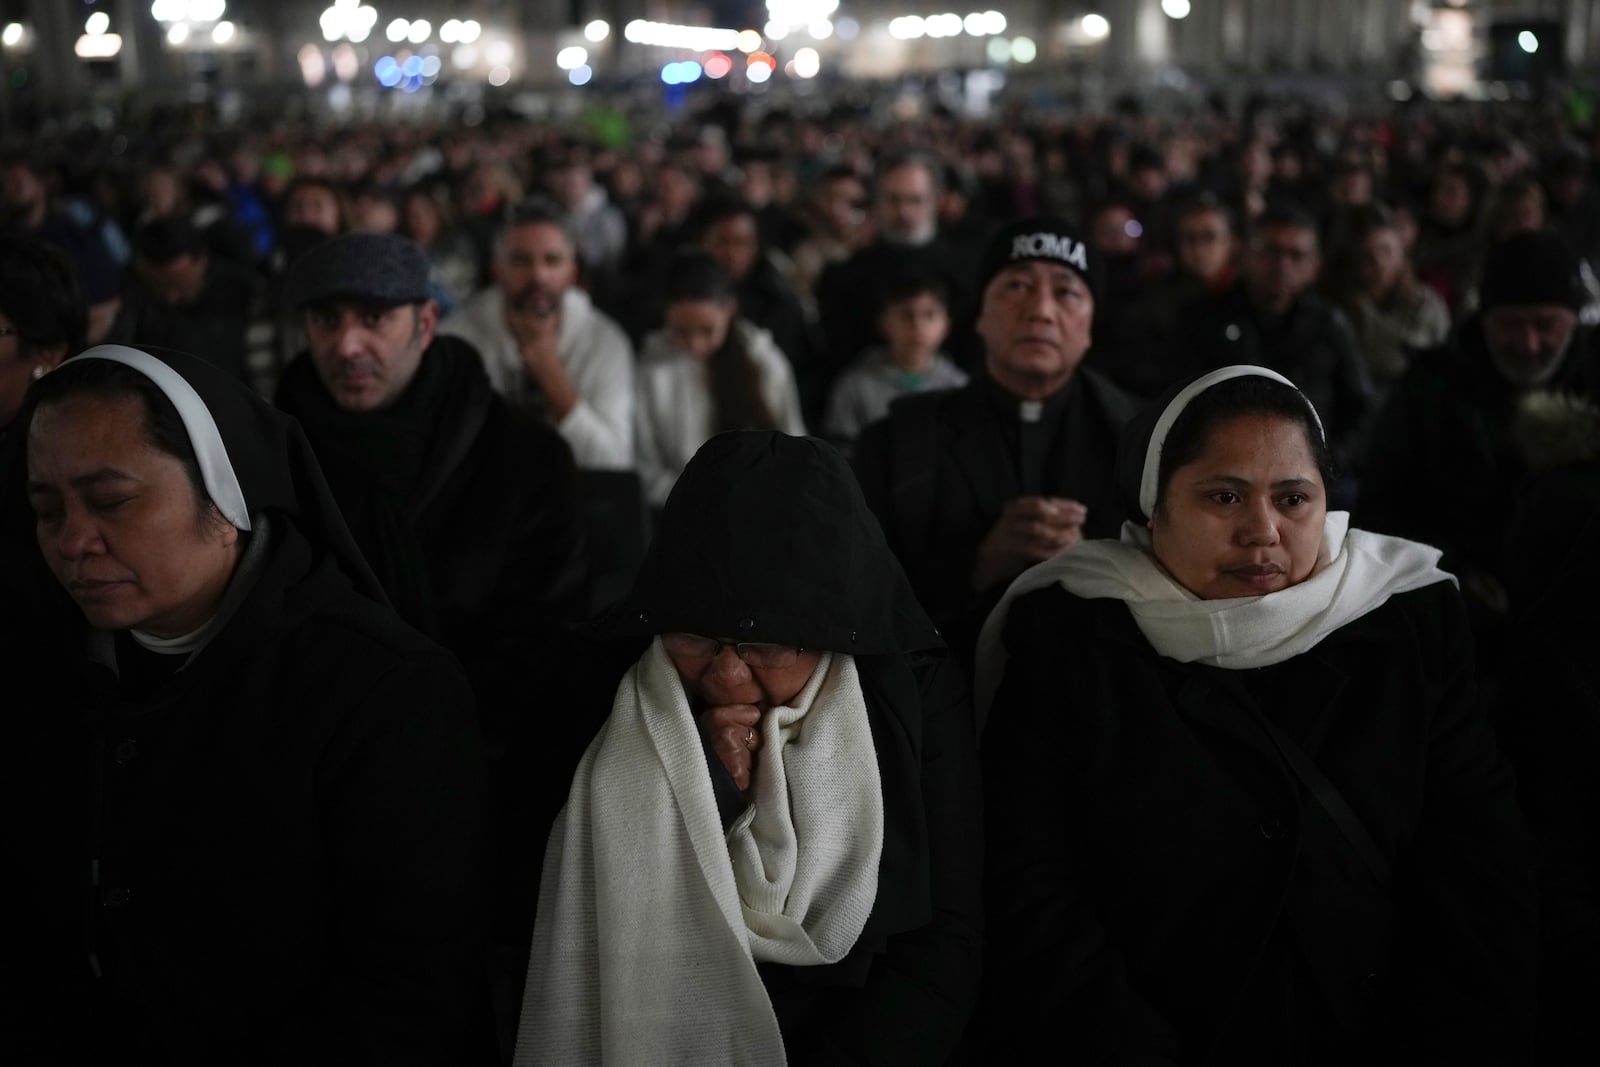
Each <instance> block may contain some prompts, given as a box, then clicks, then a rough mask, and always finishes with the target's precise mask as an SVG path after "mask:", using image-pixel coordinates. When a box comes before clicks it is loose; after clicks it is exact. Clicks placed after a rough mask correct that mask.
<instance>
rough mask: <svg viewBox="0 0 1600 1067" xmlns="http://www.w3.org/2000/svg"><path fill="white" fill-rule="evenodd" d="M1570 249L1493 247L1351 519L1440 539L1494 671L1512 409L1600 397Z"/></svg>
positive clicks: (1389, 431) (1403, 398) (1427, 360)
mask: <svg viewBox="0 0 1600 1067" xmlns="http://www.w3.org/2000/svg"><path fill="white" fill-rule="evenodd" d="M1588 299H1589V295H1588V291H1587V289H1586V288H1585V286H1584V282H1583V275H1582V267H1581V264H1580V261H1579V259H1578V256H1577V254H1576V253H1575V252H1574V251H1573V250H1572V248H1571V247H1570V246H1569V245H1568V244H1567V242H1566V241H1565V240H1564V239H1563V238H1562V237H1561V236H1560V235H1559V234H1556V233H1554V232H1552V231H1549V230H1544V231H1533V232H1528V233H1521V234H1517V235H1516V236H1514V237H1511V238H1509V239H1507V240H1506V241H1504V242H1502V243H1501V244H1499V245H1496V246H1495V247H1494V248H1492V249H1490V251H1489V255H1488V257H1487V258H1486V259H1485V261H1484V267H1483V278H1482V281H1481V283H1480V285H1479V302H1478V305H1479V306H1478V310H1477V312H1476V313H1474V314H1472V315H1470V316H1468V317H1467V318H1466V319H1464V320H1462V322H1461V323H1460V324H1459V325H1458V326H1457V328H1456V331H1455V333H1454V334H1453V335H1452V337H1451V338H1450V340H1449V341H1447V342H1446V343H1445V344H1444V345H1443V346H1442V347H1440V348H1438V349H1435V350H1433V351H1431V352H1427V353H1423V354H1422V355H1421V356H1419V357H1418V358H1417V359H1415V360H1413V362H1412V365H1411V367H1410V368H1409V369H1408V370H1407V372H1406V374H1405V376H1404V377H1402V378H1401V379H1400V380H1399V381H1398V382H1397V383H1396V384H1395V386H1394V388H1393V391H1392V392H1391V393H1390V395H1389V398H1388V400H1387V401H1386V402H1385V404H1384V407H1383V409H1382V411H1381V412H1380V414H1379V416H1378V420H1377V423H1376V425H1375V426H1374V427H1373V432H1372V436H1371V439H1370V440H1369V442H1368V447H1367V450H1366V452H1365V458H1364V463H1363V467H1362V477H1361V498H1360V504H1359V510H1358V512H1357V514H1356V516H1355V518H1356V521H1357V522H1358V523H1359V524H1360V525H1362V526H1365V527H1367V528H1369V529H1374V530H1381V531H1383V532H1385V533H1394V534H1399V535H1401V536H1403V537H1409V538H1412V539H1413V540H1417V541H1425V542H1427V543H1428V544H1432V545H1437V546H1438V547H1439V548H1441V549H1443V550H1444V559H1443V561H1442V562H1441V564H1440V565H1441V566H1443V567H1444V568H1445V569H1446V570H1449V571H1450V572H1451V573H1453V574H1455V575H1457V576H1458V577H1459V578H1460V579H1461V591H1462V593H1463V594H1464V595H1465V597H1466V601H1467V606H1468V610H1469V613H1470V617H1471V618H1472V619H1473V622H1474V623H1475V630H1476V631H1477V634H1478V637H1479V651H1480V656H1479V658H1480V660H1483V661H1485V666H1486V669H1487V670H1488V672H1490V673H1493V670H1494V662H1493V654H1494V652H1495V651H1496V650H1497V649H1498V647H1499V645H1500V643H1501V641H1500V638H1501V636H1502V635H1503V632H1504V625H1505V613H1506V608H1507V601H1506V593H1505V589H1504V581H1503V578H1504V570H1503V568H1504V567H1505V565H1506V562H1507V561H1506V555H1505V548H1506V546H1505V534H1506V530H1507V527H1508V524H1509V522H1510V520H1511V519H1512V517H1513V514H1514V509H1515V505H1516V501H1517V497H1518V488H1519V486H1520V485H1521V483H1522V480H1523V478H1524V476H1525V475H1526V473H1527V471H1526V469H1525V467H1524V464H1523V462H1522V461H1521V459H1520V458H1519V455H1518V451H1517V449H1516V448H1514V447H1513V426H1514V424H1515V422H1516V420H1517V418H1518V410H1519V406H1520V405H1522V404H1523V403H1524V401H1525V400H1526V399H1527V398H1528V397H1529V396H1530V394H1534V393H1549V394H1560V395H1565V396H1567V397H1578V398H1583V399H1586V400H1588V401H1589V402H1590V403H1600V359H1597V357H1596V352H1595V338H1594V332H1593V330H1592V329H1591V328H1589V327H1585V326H1583V325H1581V324H1580V320H1579V313H1580V312H1581V311H1582V310H1583V307H1584V305H1585V303H1586V302H1587V301H1588Z"/></svg>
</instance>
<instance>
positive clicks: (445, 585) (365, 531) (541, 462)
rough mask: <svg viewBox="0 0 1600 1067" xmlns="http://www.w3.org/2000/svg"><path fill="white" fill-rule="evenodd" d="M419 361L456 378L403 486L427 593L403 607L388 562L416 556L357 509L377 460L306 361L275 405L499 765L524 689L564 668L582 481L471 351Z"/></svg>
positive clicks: (445, 340) (580, 579) (572, 616)
mask: <svg viewBox="0 0 1600 1067" xmlns="http://www.w3.org/2000/svg"><path fill="white" fill-rule="evenodd" d="M423 359H424V361H429V360H432V361H439V362H444V361H448V362H449V364H450V365H451V367H452V371H451V373H452V376H453V378H454V381H453V382H451V383H450V388H451V389H452V390H453V391H451V392H450V393H449V394H448V397H447V398H443V399H440V400H437V401H431V402H430V404H431V406H432V407H435V408H437V409H439V410H438V413H437V415H436V416H435V421H434V427H435V428H434V430H433V432H432V436H431V437H430V439H429V440H428V441H427V442H426V444H427V449H426V454H425V455H424V457H423V459H422V461H421V463H420V465H419V467H418V469H417V470H416V472H415V475H414V477H413V478H412V479H410V482H409V484H408V485H407V486H406V489H405V499H404V518H405V520H406V522H407V523H408V525H409V534H410V536H411V537H412V538H414V545H415V550H416V551H418V552H420V554H421V557H422V564H423V567H424V569H425V572H426V573H425V579H424V584H425V586H426V595H425V596H423V597H407V596H406V595H405V593H404V592H403V591H401V590H397V589H395V588H392V587H390V585H389V583H388V580H387V576H388V575H389V574H391V573H398V572H403V571H404V569H405V568H406V566H407V565H408V561H406V560H404V559H397V558H395V557H397V556H401V555H402V554H403V550H404V549H406V548H409V547H410V546H407V545H401V546H399V548H398V549H397V547H396V545H395V544H394V543H393V542H392V541H384V540H381V539H380V538H379V537H377V536H376V535H374V534H373V532H372V531H371V529H370V527H368V526H367V525H365V524H364V523H363V522H362V514H361V511H360V507H359V504H357V503H356V501H359V500H360V499H361V498H362V494H363V493H364V492H365V491H366V489H367V485H368V484H369V483H370V482H371V481H373V480H375V479H376V476H375V475H373V474H372V473H371V471H370V469H369V467H368V464H369V463H371V462H372V460H371V458H370V457H369V456H367V455H363V454H358V453H356V452H355V451H354V450H352V449H350V448H348V447H347V445H346V440H345V438H343V437H342V433H343V427H344V426H345V425H347V423H346V422H345V421H344V420H343V419H341V417H340V416H339V415H338V414H337V413H334V412H332V411H330V409H331V407H332V400H331V398H330V397H329V396H328V394H327V391H326V390H325V389H324V388H323V387H322V385H321V383H320V381H318V380H317V377H316V371H315V369H314V367H313V366H312V363H311V359H310V356H309V355H302V356H300V357H299V358H298V359H296V360H295V362H294V363H292V364H290V366H289V368H288V369H287V370H286V371H285V372H284V377H283V381H282V383H281V384H280V385H279V389H278V396H277V404H278V406H279V407H280V408H281V409H283V410H284V411H286V412H288V413H289V414H291V415H294V416H295V417H296V418H298V419H299V420H300V422H301V424H302V426H303V427H304V428H305V431H306V437H307V438H308V439H309V440H310V442H311V446H312V448H313V449H315V450H316V453H317V458H318V459H319V460H320V461H321V463H322V467H323V470H324V471H325V472H326V473H327V475H328V483H329V485H330V486H331V488H332V489H333V493H334V496H335V498H337V499H338V501H339V504H340V507H341V508H342V509H343V510H344V511H345V513H346V517H347V518H348V520H349V521H350V524H351V528H352V530H353V531H354V533H355V535H356V541H357V543H358V544H359V545H360V547H361V551H362V554H363V555H364V556H366V558H367V560H368V562H370V563H371V564H372V567H373V570H374V571H375V572H376V573H377V575H378V577H379V579H380V580H383V581H385V585H386V591H387V592H388V593H389V595H390V597H391V599H393V600H394V601H395V608H396V610H397V611H399V612H400V615H401V617H402V618H404V619H405V620H406V621H407V622H409V623H411V624H412V625H413V626H415V627H417V628H418V629H419V630H421V631H423V632H424V633H426V634H428V635H429V636H430V637H433V638H434V639H436V640H437V641H438V642H439V643H440V644H442V645H444V646H445V647H446V648H448V649H449V650H450V651H452V652H454V653H455V654H456V655H457V656H458V657H460V659H461V662H462V665H463V666H464V667H465V668H466V670H467V676H468V677H469V678H470V679H471V680H472V687H473V691H474V693H476V694H477V698H478V712H479V715H480V717H481V718H482V720H483V724H484V732H485V736H486V738H487V739H488V741H489V744H490V751H491V754H492V755H495V756H498V755H499V754H500V753H501V752H503V751H504V749H505V747H506V745H507V743H508V735H509V734H510V733H511V732H512V731H514V730H515V729H517V728H518V727H517V719H518V718H519V716H521V715H523V714H525V712H526V709H527V701H528V694H529V692H530V691H532V692H537V691H539V690H540V689H541V688H542V687H544V686H546V685H548V684H549V682H550V678H551V677H552V676H553V674H554V673H555V672H556V671H557V670H558V668H559V665H560V659H561V655H560V652H559V651H558V650H557V648H556V642H557V640H558V639H559V637H558V635H559V633H560V632H561V627H562V624H563V623H565V622H569V621H575V620H576V619H577V618H578V617H579V616H580V615H581V613H582V610H583V605H584V603H585V598H586V593H587V582H588V562H587V553H586V551H585V548H584V541H583V532H582V523H581V512H580V509H579V502H578V483H577V473H576V469H575V467H574V466H573V462H572V453H571V451H570V450H569V449H568V448H567V446H566V443H565V442H564V441H563V440H562V439H561V437H560V436H559V435H558V434H557V433H556V432H555V431H554V430H552V429H550V428H549V427H548V426H545V425H544V424H543V423H541V422H540V421H539V420H538V419H536V418H534V417H532V416H530V415H527V414H526V413H522V412H517V411H515V410H513V409H512V408H511V407H510V406H509V405H508V404H507V403H506V401H505V400H504V399H502V398H501V397H499V396H497V395H496V394H495V393H494V391H493V390H492V389H491V388H490V386H489V381H488V377H487V376H486V375H485V374H484V372H483V367H482V363H481V361H480V360H479V358H478V355H477V352H476V350H474V349H473V348H472V347H471V346H470V345H468V344H466V343H465V342H463V341H460V340H459V339H457V338H452V337H440V338H436V339H435V340H434V342H433V344H432V345H430V346H429V348H428V351H427V352H426V353H425V354H424V356H423ZM419 378H420V375H419ZM440 392H444V388H443V386H441V387H440ZM345 418H348V417H345ZM356 418H357V419H359V418H360V416H357V417H356ZM351 421H354V420H351ZM353 505H354V506H353ZM569 770H570V768H569Z"/></svg>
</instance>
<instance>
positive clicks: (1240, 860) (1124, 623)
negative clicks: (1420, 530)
mask: <svg viewBox="0 0 1600 1067" xmlns="http://www.w3.org/2000/svg"><path fill="white" fill-rule="evenodd" d="M1331 477H1332V472H1331V465H1330V463H1329V461H1328V447H1327V443H1326V441H1325V440H1324V438H1323V434H1322V425H1321V422H1320V421H1319V420H1318V417H1317V413H1316V411H1315V410H1314V409H1313V408H1312V406H1311V404H1310V402H1309V401H1308V400H1307V399H1306V397H1305V395H1304V394H1302V393H1301V392H1300V391H1299V390H1298V389H1296V388H1294V386H1293V385H1291V384H1290V383H1289V382H1288V381H1287V380H1285V379H1284V378H1282V377H1281V376H1280V375H1278V374H1275V373H1274V372H1272V371H1269V370H1266V369H1264V368H1260V367H1244V366H1236V367H1225V368H1222V369H1220V370H1216V371H1211V372H1209V373H1207V374H1204V375H1201V376H1200V377H1198V378H1196V379H1195V380H1193V381H1189V382H1183V383H1179V384H1178V385H1175V386H1174V387H1173V388H1172V389H1171V391H1169V393H1168V394H1167V395H1166V396H1165V397H1164V398H1163V399H1162V400H1161V401H1159V402H1157V403H1156V404H1155V405H1154V406H1153V407H1151V408H1150V410H1148V411H1147V412H1146V413H1145V414H1144V415H1143V416H1142V417H1140V418H1139V419H1136V420H1135V421H1134V422H1132V423H1130V424H1129V427H1128V431H1127V433H1126V435H1125V437H1124V440H1123V442H1122V448H1121V451H1120V452H1119V458H1118V474H1117V481H1118V485H1119V489H1120V491H1121V492H1122V493H1123V494H1124V496H1125V497H1126V499H1127V506H1128V511H1129V513H1130V514H1134V515H1138V516H1139V518H1140V521H1139V522H1137V523H1135V522H1129V523H1126V524H1125V525H1124V526H1123V530H1122V538H1121V540H1119V541H1110V540H1100V541H1086V542H1084V543H1083V544H1081V545H1079V546H1078V547H1077V548H1074V549H1073V550H1072V551H1070V552H1066V553H1063V554H1062V555H1060V556H1058V557H1057V558H1056V559H1054V560H1052V561H1050V562H1048V563H1043V564H1040V565H1039V566H1038V567H1035V568H1034V569H1032V570H1030V571H1028V572H1026V573H1024V574H1023V575H1022V577H1021V578H1019V579H1018V580H1017V582H1016V583H1015V584H1014V585H1013V586H1012V588H1011V589H1010V590H1009V591H1008V592H1007V594H1006V598H1005V599H1004V600H1002V601H1001V604H1000V606H999V607H998V608H996V610H995V612H994V614H993V615H991V617H990V620H989V623H988V624H987V626H986V627H985V630H984V637H983V639H982V641H981V642H980V650H979V659H978V678H977V681H978V688H979V700H980V704H986V703H987V700H986V697H987V695H988V694H989V693H991V692H993V693H994V697H993V708H992V712H991V713H990V714H989V715H988V718H987V721H986V724H985V725H984V727H983V729H984V742H983V757H984V769H985V772H986V787H987V789H988V791H989V796H990V798H991V804H990V811H991V813H992V815H993V817H992V818H991V819H990V822H989V846H990V859H991V867H990V882H989V886H990V896H989V901H988V905H989V915H990V918H991V926H990V942H989V943H990V944H991V946H992V947H993V952H992V955H991V957H990V961H989V966H988V967H987V968H986V973H987V974H988V975H990V976H992V987H991V990H990V994H991V995H990V996H989V998H988V1001H989V1003H990V1004H991V1005H992V1007H993V1009H994V1010H993V1011H992V1012H988V1011H986V1012H985V1015H986V1021H987V1022H988V1023H989V1024H990V1030H991V1032H992V1033H993V1034H994V1035H995V1038H996V1045H995V1051H996V1052H997V1053H999V1054H1003V1052H1004V1043H1005V1042H1007V1041H1009V1040H1017V1039H1019V1035H1023V1036H1021V1037H1020V1039H1021V1040H1023V1041H1024V1042H1026V1040H1027V1039H1026V1036H1025V1035H1029V1034H1034V1033H1038V1032H1040V1031H1041V1030H1042V1029H1043V1028H1045V1027H1049V1028H1050V1029H1051V1031H1052V1032H1056V1033H1059V1034H1060V1036H1061V1039H1062V1041H1063V1043H1064V1044H1063V1048H1064V1049H1068V1050H1071V1052H1072V1053H1075V1054H1077V1056H1078V1057H1080V1058H1081V1059H1082V1060H1083V1061H1084V1062H1096V1063H1107V1062H1115V1063H1149V1064H1156V1063H1184V1064H1189V1063H1195V1064H1198V1063H1215V1064H1233V1063H1271V1064H1349V1063H1387V1062H1395V1063H1479V1064H1488V1063H1523V1062H1527V1061H1526V1059H1525V1057H1526V1055H1527V1053H1528V1051H1529V1047H1528V1041H1529V1038H1530V1034H1531V1028H1532V1014H1533V1012H1532V1004H1533V996H1532V993H1533V979H1532V973H1533V960H1534V943H1535V939H1534V900H1533V888H1534V887H1533V880H1532V863H1531V855H1530V850H1529V847H1528V840H1527V836H1526V833H1525V831H1524V830H1523V827H1522V824H1521V820H1520V818H1519V816H1518V813H1517V810H1516V807H1515V805H1514V804H1513V801H1512V780H1511V776H1510V773H1509V771H1508V770H1507V768H1506V765H1505V763H1504V761H1502V760H1501V759H1500V758H1499V757H1498V756H1497V755H1496V751H1495V745H1494V741H1493V738H1492V736H1491V734H1490V730H1489V725H1488V722H1487V719H1486V717H1485V716H1484V714H1483V710H1482V708H1481V707H1480V706H1479V705H1478V702H1477V700H1476V699H1475V694H1474V692H1473V672H1472V645H1471V641H1470V638H1469V636H1468V632H1467V627H1466V619H1465V615H1464V613H1463V608H1462V604H1461V598H1460V596H1459V594H1458V593H1457V591H1456V588H1455V586H1454V584H1453V582H1452V580H1451V578H1450V576H1449V575H1448V574H1446V573H1444V572H1443V571H1441V570H1439V569H1438V560H1439V550H1438V549H1435V548H1430V547H1428V546H1425V545H1420V544H1417V543H1415V542H1411V541H1404V540H1401V539H1400V538H1395V537H1387V536H1384V535H1380V534H1374V533H1370V532H1367V531H1365V530H1360V529H1351V528H1350V527H1349V516H1348V514H1346V513H1344V512H1340V511H1329V510H1328V509H1327V483H1328V481H1329V480H1330V478H1331ZM1419 491H1420V490H1419ZM996 682H998V690H997V691H996V690H995V687H996ZM1019 814H1025V815H1026V816H1027V817H1026V818H1019V817H1017V816H1018V815H1019Z"/></svg>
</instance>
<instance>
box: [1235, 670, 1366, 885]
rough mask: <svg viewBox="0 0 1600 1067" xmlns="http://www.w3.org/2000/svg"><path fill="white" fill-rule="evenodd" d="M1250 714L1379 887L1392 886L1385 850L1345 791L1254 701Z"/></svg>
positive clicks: (1249, 704) (1250, 705)
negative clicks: (1343, 792) (1357, 813)
mask: <svg viewBox="0 0 1600 1067" xmlns="http://www.w3.org/2000/svg"><path fill="white" fill-rule="evenodd" d="M1247 703H1248V706H1249V708H1250V714H1252V715H1254V716H1255V720H1256V722H1258V723H1259V724H1260V725H1261V728H1262V729H1263V730H1265V731H1266V732H1267V736H1268V737H1270V738H1271V739H1272V744H1273V746H1274V747H1276V748H1277V750H1278V754H1279V755H1281V756H1282V757H1283V759H1284V762H1285V763H1287V764H1288V765H1289V769H1290V770H1292V771H1293V772H1294V775H1295V777H1296V778H1298V779H1300V782H1301V784H1302V785H1304V786H1305V787H1306V788H1307V789H1309V790H1310V791H1311V796H1312V797H1313V798H1314V799H1315V800H1316V802H1317V803H1318V804H1319V805H1321V806H1322V810H1323V811H1325V812H1327V813H1328V815H1329V816H1330V817H1331V818H1332V819H1333V822H1334V825H1335V826H1337V827H1338V828H1339V832H1340V833H1342V834H1344V837H1345V840H1346V841H1349V842H1350V846H1351V847H1352V848H1354V849H1355V850H1356V855H1358V856H1360V857H1361V861H1362V862H1363V863H1365V864H1366V865H1367V870H1369V871H1371V872H1372V877H1373V878H1375V879H1377V882H1378V887H1379V888H1380V889H1388V888H1389V861H1388V860H1386V859H1384V856H1383V850H1382V849H1380V848H1379V847H1378V843H1377V842H1376V841H1374V840H1373V839H1372V834H1371V833H1369V832H1368V830H1367V828H1366V827H1365V826H1363V825H1362V823H1361V819H1360V817H1359V816H1358V815H1356V813H1355V812H1354V811H1352V810H1351V809H1350V805H1349V804H1347V803H1345V799H1344V795H1343V794H1341V793H1340V792H1339V790H1338V788H1337V787H1336V786H1335V785H1334V784H1333V783H1332V782H1330V781H1328V779H1327V777H1326V776H1325V775H1324V774H1323V773H1322V772H1321V771H1320V770H1318V769H1317V765H1316V764H1315V763H1313V762H1311V757H1310V756H1307V755H1306V754H1305V751H1304V750H1303V749H1301V747H1300V746H1299V745H1297V744H1295V742H1294V739H1293V738H1292V737H1290V736H1289V735H1288V734H1286V733H1284V732H1283V730H1281V729H1280V728H1279V727H1278V724H1277V723H1275V722H1273V721H1272V720H1271V719H1269V718H1268V717H1267V716H1266V715H1265V714H1264V713H1263V712H1262V711H1261V709H1260V708H1258V707H1256V706H1255V702H1254V701H1249V702H1247Z"/></svg>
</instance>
